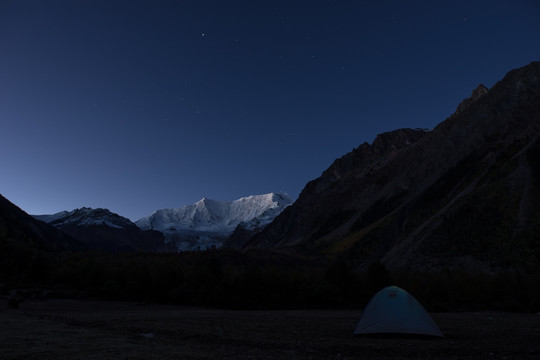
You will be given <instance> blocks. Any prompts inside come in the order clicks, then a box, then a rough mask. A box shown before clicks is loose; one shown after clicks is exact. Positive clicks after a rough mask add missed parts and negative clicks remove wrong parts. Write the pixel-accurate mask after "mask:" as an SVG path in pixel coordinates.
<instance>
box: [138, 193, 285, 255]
mask: <svg viewBox="0 0 540 360" xmlns="http://www.w3.org/2000/svg"><path fill="white" fill-rule="evenodd" d="M291 203H292V200H291V199H290V198H289V196H288V195H287V194H284V193H278V194H276V193H269V194H264V195H252V196H248V197H243V198H240V199H238V200H234V201H216V200H211V199H207V198H203V199H202V200H200V201H198V202H196V203H195V204H192V205H187V206H183V207H181V208H177V209H161V210H157V211H155V212H154V213H152V214H151V215H149V216H146V217H144V218H142V219H140V220H137V221H136V222H135V224H136V225H137V226H138V227H139V228H141V229H143V230H158V231H161V232H162V233H163V234H165V238H166V240H167V241H168V242H171V243H174V244H176V246H177V248H178V249H179V250H196V249H206V248H209V247H220V246H221V244H222V242H223V240H224V239H225V238H226V237H227V236H229V235H230V234H231V233H232V232H233V231H234V229H235V228H236V227H237V226H238V225H239V224H245V226H257V227H259V228H260V227H264V226H265V225H267V224H269V223H270V222H272V220H273V219H274V218H275V217H276V216H277V215H279V214H280V213H281V212H282V211H283V209H285V208H286V207H287V206H289V205H290V204H291ZM247 224H251V225H247Z"/></svg>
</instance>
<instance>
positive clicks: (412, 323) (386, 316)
mask: <svg viewBox="0 0 540 360" xmlns="http://www.w3.org/2000/svg"><path fill="white" fill-rule="evenodd" d="M354 334H355V335H364V334H416V335H429V336H439V337H444V335H443V334H442V332H441V330H440V329H439V327H438V326H437V324H435V322H434V321H433V319H432V318H431V316H430V315H429V314H428V313H427V311H426V310H425V309H424V308H423V307H422V305H420V303H419V302H418V301H417V300H416V299H415V298H414V297H413V296H412V295H411V294H409V293H408V292H407V291H405V290H403V289H401V288H399V287H397V286H389V287H386V288H384V289H382V290H381V291H379V292H378V293H377V294H375V296H373V298H372V299H371V300H370V301H369V303H368V305H367V306H366V308H365V309H364V312H363V313H362V317H361V318H360V321H359V322H358V325H357V326H356V329H355V330H354Z"/></svg>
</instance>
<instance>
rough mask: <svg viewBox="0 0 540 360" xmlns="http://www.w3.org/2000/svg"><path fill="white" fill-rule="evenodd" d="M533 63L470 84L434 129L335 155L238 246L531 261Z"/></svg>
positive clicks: (430, 260) (535, 195) (424, 263)
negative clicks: (489, 81) (489, 83)
mask: <svg viewBox="0 0 540 360" xmlns="http://www.w3.org/2000/svg"><path fill="white" fill-rule="evenodd" d="M539 134H540V63H539V62H535V63H531V64H530V65H528V66H526V67H523V68H520V69H517V70H513V71H511V72H510V73H508V74H507V75H506V76H505V78H504V79H503V80H501V81H500V82H498V83H497V84H496V85H495V86H493V88H492V89H490V90H489V91H488V90H487V89H486V88H485V87H484V86H482V85H481V86H479V87H478V88H477V89H476V90H475V91H474V92H473V94H472V96H471V97H470V98H469V99H466V100H465V101H463V102H462V103H461V104H460V105H459V106H458V109H457V110H456V113H455V114H453V115H452V116H450V117H449V118H448V119H447V120H445V121H443V122H442V123H441V124H439V125H438V126H437V127H436V128H435V129H433V130H432V131H423V130H412V129H401V130H396V131H393V132H390V133H385V134H381V135H379V136H378V137H377V138H376V139H375V140H374V142H373V143H372V144H371V145H369V144H362V145H360V146H359V147H358V148H357V149H355V150H354V151H353V152H351V153H349V154H347V155H345V156H343V157H342V158H340V159H338V160H336V161H335V162H334V164H332V165H331V166H330V167H329V168H328V169H327V170H326V171H325V172H324V173H323V174H322V176H321V177H320V178H318V179H316V180H314V181H312V182H310V183H308V184H307V185H306V187H305V189H304V190H303V191H302V193H301V194H300V196H299V198H298V200H297V201H296V202H295V203H294V204H293V205H292V206H290V207H289V208H287V209H285V211H284V212H283V213H282V214H281V215H280V216H278V217H277V218H276V220H275V221H274V222H273V223H272V224H270V225H269V226H268V227H266V228H265V229H264V230H263V232H261V233H260V234H258V235H256V236H255V237H253V238H252V239H251V240H250V241H249V242H248V243H247V244H246V245H245V249H250V248H267V249H273V250H278V251H293V252H302V253H312V254H317V255H320V254H323V255H325V256H329V257H332V256H345V257H346V258H347V259H349V261H351V262H352V263H354V264H356V265H358V266H364V265H365V264H368V263H370V262H372V261H382V262H383V263H385V264H386V265H387V266H388V267H391V268H402V267H407V268H414V269H423V270H429V269H434V268H441V267H448V266H450V267H452V266H460V267H468V268H470V267H477V268H482V269H488V268H493V267H505V266H524V267H530V266H533V267H534V266H537V265H535V264H538V263H539V262H540V244H539V243H540V240H539V238H538V235H537V234H538V233H539V232H538V230H540V226H539V224H540V186H539V185H537V184H540V182H539V181H538V180H540V179H539V178H538V174H539V173H540V171H539V168H538V161H537V160H535V159H538V158H540V152H539V149H540V139H539Z"/></svg>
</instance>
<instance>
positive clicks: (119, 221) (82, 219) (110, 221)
mask: <svg viewBox="0 0 540 360" xmlns="http://www.w3.org/2000/svg"><path fill="white" fill-rule="evenodd" d="M34 218H35V219H37V220H41V221H44V222H46V223H49V224H50V225H52V226H53V227H55V228H57V229H59V230H61V231H63V232H64V233H66V234H69V235H71V236H72V237H74V238H75V239H77V240H79V241H81V242H82V243H84V244H86V245H87V246H88V247H89V248H91V249H98V250H104V251H108V252H125V251H150V252H153V251H171V250H174V249H171V248H169V247H168V246H166V245H165V242H164V236H163V234H162V233H160V232H158V231H143V230H141V229H139V228H138V227H137V225H135V224H134V223H133V222H132V221H131V220H129V219H127V218H125V217H123V216H120V215H118V214H115V213H113V212H111V211H109V210H107V209H101V208H100V209H92V208H86V207H83V208H81V209H75V210H73V211H61V212H58V213H56V214H52V215H34Z"/></svg>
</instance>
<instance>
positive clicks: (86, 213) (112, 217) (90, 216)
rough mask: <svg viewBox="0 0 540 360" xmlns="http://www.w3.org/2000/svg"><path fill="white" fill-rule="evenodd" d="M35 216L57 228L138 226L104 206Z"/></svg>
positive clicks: (121, 227) (130, 227) (124, 227)
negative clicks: (103, 207)
mask: <svg viewBox="0 0 540 360" xmlns="http://www.w3.org/2000/svg"><path fill="white" fill-rule="evenodd" d="M34 218H36V219H37V220H41V221H44V222H46V223H49V224H50V225H52V226H54V227H56V228H63V227H66V226H94V225H106V226H110V227H113V228H116V229H133V228H136V225H135V224H134V223H133V222H132V221H131V220H129V219H127V218H125V217H123V216H120V215H118V214H115V213H113V212H111V211H110V210H108V209H102V208H98V209H92V208H87V207H83V208H80V209H75V210H73V211H60V212H58V213H56V214H52V215H34Z"/></svg>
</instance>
